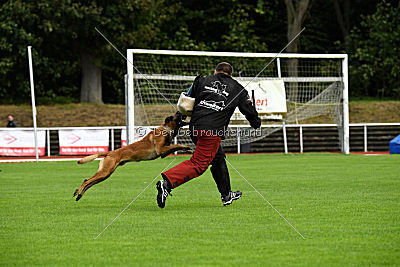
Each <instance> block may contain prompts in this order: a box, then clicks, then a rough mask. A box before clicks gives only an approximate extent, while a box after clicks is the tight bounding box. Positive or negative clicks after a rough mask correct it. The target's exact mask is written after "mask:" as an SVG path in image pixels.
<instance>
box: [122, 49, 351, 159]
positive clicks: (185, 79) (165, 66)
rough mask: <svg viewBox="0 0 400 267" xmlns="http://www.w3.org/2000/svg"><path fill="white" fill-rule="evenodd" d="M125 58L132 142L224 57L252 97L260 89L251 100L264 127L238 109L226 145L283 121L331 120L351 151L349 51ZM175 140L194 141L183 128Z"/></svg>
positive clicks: (140, 53)
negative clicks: (278, 86) (251, 124)
mask: <svg viewBox="0 0 400 267" xmlns="http://www.w3.org/2000/svg"><path fill="white" fill-rule="evenodd" d="M127 59H128V62H127V67H128V75H127V76H126V84H127V92H126V95H127V118H128V120H127V122H128V140H129V142H130V143H131V142H133V141H134V140H133V139H132V138H129V135H131V136H132V137H133V132H134V131H135V129H136V128H138V127H153V126H158V125H160V124H161V123H162V122H163V121H164V119H165V117H167V116H169V115H170V114H172V113H174V112H175V111H176V103H177V101H178V98H179V96H180V94H181V92H186V91H187V90H188V89H189V87H190V86H191V84H192V82H193V80H194V79H195V77H196V76H198V75H203V76H205V75H211V74H213V72H214V69H215V67H216V65H217V64H218V63H219V62H222V61H225V62H229V63H230V64H231V65H232V66H233V68H234V73H233V75H232V76H233V78H234V79H236V80H237V81H238V82H240V83H241V84H242V85H243V86H245V88H246V90H248V91H249V95H250V96H252V95H254V92H252V91H253V90H254V88H255V89H256V90H255V91H256V94H255V97H254V100H253V101H255V103H256V104H257V110H258V112H259V114H260V117H261V118H262V125H263V127H262V128H261V130H258V131H254V130H251V129H250V127H249V126H248V122H247V121H246V120H245V118H244V117H243V116H242V115H241V114H240V113H239V112H235V113H234V115H233V116H232V119H231V122H230V129H232V132H230V134H229V133H228V134H227V136H226V139H225V140H224V141H223V145H224V146H234V145H237V143H238V139H239V138H240V143H242V144H243V143H249V142H254V141H257V140H260V139H262V138H265V137H266V136H267V135H269V134H271V133H273V132H275V131H277V130H279V129H281V127H282V126H283V125H284V124H286V125H288V124H306V123H312V124H321V123H323V124H326V123H329V124H336V125H337V128H338V131H339V139H340V142H339V143H338V147H339V148H340V149H341V150H342V152H344V153H346V154H348V153H349V144H348V139H349V137H348V136H349V133H348V131H349V129H348V100H347V95H348V93H347V55H345V54H334V55H332V54H321V55H318V54H279V55H278V56H277V57H276V54H273V53H234V52H204V51H175V50H143V49H128V51H127ZM269 62H270V64H269V65H268V67H267V68H265V70H264V71H262V72H261V73H260V71H261V70H262V69H263V68H264V67H265V66H266V65H267V64H268V63H269ZM268 81H269V82H274V81H275V82H278V83H282V88H283V93H282V92H280V93H279V92H278V93H276V92H275V90H274V89H273V88H272V87H271V86H269V84H271V83H268ZM263 87H264V88H263ZM257 88H258V89H257ZM257 90H258V91H257ZM263 91H264V92H265V95H262V94H263ZM274 92H275V93H274ZM271 94H272V95H274V94H275V95H276V94H278V95H279V94H281V95H282V97H283V103H284V104H283V105H284V108H283V109H279V108H278V109H274V108H272V109H271V107H272V106H273V104H274V103H275V104H276V103H277V102H279V101H281V100H279V96H278V98H274V97H272V95H271ZM263 106H264V107H263ZM272 125H273V126H272ZM135 127H136V128H135ZM238 130H239V131H238ZM186 132H187V131H186ZM177 138H178V140H177V141H178V142H179V143H184V144H188V145H189V144H191V141H190V138H189V137H188V136H186V135H185V134H184V132H183V134H180V135H179V136H178V137H177Z"/></svg>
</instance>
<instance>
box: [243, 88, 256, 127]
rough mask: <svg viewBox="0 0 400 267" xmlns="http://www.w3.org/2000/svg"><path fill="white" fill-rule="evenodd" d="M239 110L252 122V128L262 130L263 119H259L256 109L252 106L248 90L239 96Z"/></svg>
mask: <svg viewBox="0 0 400 267" xmlns="http://www.w3.org/2000/svg"><path fill="white" fill-rule="evenodd" d="M239 110H240V112H241V113H242V114H243V115H244V116H245V117H246V119H247V120H248V121H249V122H250V125H251V127H253V128H254V129H257V128H260V126H261V119H260V118H259V117H258V112H257V110H256V108H255V107H254V106H253V105H252V103H251V100H250V97H249V94H248V93H247V90H243V91H242V93H240V96H239Z"/></svg>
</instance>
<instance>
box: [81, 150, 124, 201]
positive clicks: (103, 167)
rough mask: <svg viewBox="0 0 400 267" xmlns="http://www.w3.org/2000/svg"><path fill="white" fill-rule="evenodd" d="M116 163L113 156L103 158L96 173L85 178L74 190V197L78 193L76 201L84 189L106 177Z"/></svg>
mask: <svg viewBox="0 0 400 267" xmlns="http://www.w3.org/2000/svg"><path fill="white" fill-rule="evenodd" d="M118 163H119V160H116V159H114V158H111V157H106V158H104V159H103V160H102V161H101V162H100V163H99V169H98V171H97V172H96V174H95V175H93V176H92V177H91V178H89V179H85V180H84V181H83V183H82V185H81V186H80V187H79V188H78V189H76V190H75V192H74V197H75V196H76V195H78V196H77V197H76V201H78V200H79V199H80V198H81V197H82V196H83V194H84V193H85V192H86V190H88V189H89V188H90V187H92V186H93V185H95V184H97V183H100V182H102V181H104V180H105V179H107V178H108V177H109V176H110V175H111V174H112V173H113V172H114V170H115V169H116V168H117V166H118Z"/></svg>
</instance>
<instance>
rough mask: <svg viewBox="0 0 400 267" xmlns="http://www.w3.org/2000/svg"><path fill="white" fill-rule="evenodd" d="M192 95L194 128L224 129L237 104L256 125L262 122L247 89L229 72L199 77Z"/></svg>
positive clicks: (192, 122) (190, 93)
mask: <svg viewBox="0 0 400 267" xmlns="http://www.w3.org/2000/svg"><path fill="white" fill-rule="evenodd" d="M189 95H190V96H191V97H194V98H195V99H196V101H195V104H194V108H193V113H192V116H191V119H190V126H191V128H192V129H193V128H194V129H195V130H216V131H218V132H221V130H222V131H224V130H225V129H227V127H228V124H229V121H230V119H231V116H232V114H233V112H234V111H235V108H236V107H239V110H240V112H241V113H242V114H243V115H245V117H246V119H247V120H248V121H249V122H250V125H251V126H252V127H253V128H259V127H260V125H261V119H260V118H259V117H258V113H257V111H256V109H255V108H254V106H253V105H252V103H251V100H250V97H249V94H248V93H247V90H246V89H244V90H243V86H242V85H241V84H239V83H238V82H237V81H236V80H234V79H232V77H230V76H228V75H225V74H223V73H217V74H216V75H210V76H205V77H197V78H196V80H195V81H194V83H193V86H192V88H191V89H190V90H189ZM218 135H220V136H221V135H222V136H223V134H218Z"/></svg>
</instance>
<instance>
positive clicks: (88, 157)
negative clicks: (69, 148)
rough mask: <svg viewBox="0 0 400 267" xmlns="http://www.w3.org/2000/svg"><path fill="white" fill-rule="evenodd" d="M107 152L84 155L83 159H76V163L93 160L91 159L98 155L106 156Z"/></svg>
mask: <svg viewBox="0 0 400 267" xmlns="http://www.w3.org/2000/svg"><path fill="white" fill-rule="evenodd" d="M107 154H108V152H100V153H97V154H93V155H90V156H87V157H84V158H83V159H80V160H79V161H78V164H84V163H86V162H90V161H93V160H95V159H96V158H98V157H100V156H107Z"/></svg>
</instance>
